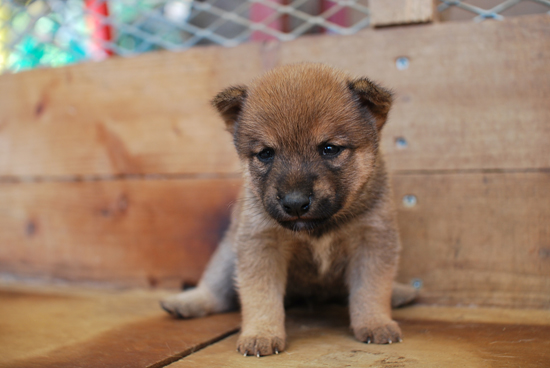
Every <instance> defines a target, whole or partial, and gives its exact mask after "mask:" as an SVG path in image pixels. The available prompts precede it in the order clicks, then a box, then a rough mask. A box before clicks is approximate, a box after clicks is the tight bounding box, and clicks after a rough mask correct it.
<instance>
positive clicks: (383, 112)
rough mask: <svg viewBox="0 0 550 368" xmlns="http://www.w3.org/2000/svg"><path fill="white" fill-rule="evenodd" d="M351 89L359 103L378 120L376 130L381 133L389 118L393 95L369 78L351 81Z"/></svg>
mask: <svg viewBox="0 0 550 368" xmlns="http://www.w3.org/2000/svg"><path fill="white" fill-rule="evenodd" d="M349 88H350V89H351V91H352V92H353V93H354V94H355V95H356V96H357V97H358V98H359V102H360V103H361V104H362V105H363V106H364V107H366V108H367V109H368V110H369V111H370V112H371V113H372V115H373V117H374V119H375V120H376V128H377V129H378V131H380V130H381V129H382V127H383V126H384V123H385V122H386V119H387V118H388V112H389V111H390V107H391V104H392V101H393V98H392V93H391V92H390V91H389V90H387V89H385V88H383V87H381V86H379V85H378V84H376V83H374V82H372V81H370V80H368V79H367V78H359V79H355V80H352V81H350V82H349Z"/></svg>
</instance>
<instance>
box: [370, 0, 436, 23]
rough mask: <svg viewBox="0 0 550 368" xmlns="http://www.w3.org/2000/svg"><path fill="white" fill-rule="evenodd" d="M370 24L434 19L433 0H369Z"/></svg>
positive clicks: (429, 20)
mask: <svg viewBox="0 0 550 368" xmlns="http://www.w3.org/2000/svg"><path fill="white" fill-rule="evenodd" d="M369 10H370V14H371V18H370V19H371V20H370V22H371V25H373V26H375V27H378V26H390V25H399V24H411V23H426V22H431V21H433V19H434V13H435V6H434V1H433V0H370V1H369Z"/></svg>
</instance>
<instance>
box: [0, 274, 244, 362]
mask: <svg viewBox="0 0 550 368" xmlns="http://www.w3.org/2000/svg"><path fill="white" fill-rule="evenodd" d="M162 295H166V292H164V293H162V294H161V293H160V292H158V291H157V292H152V291H150V290H149V291H143V290H126V291H120V290H118V291H113V290H107V291H106V290H98V289H95V290H91V289H85V290H83V289H82V288H75V287H72V288H71V287H66V286H65V287H63V288H52V287H47V286H46V287H45V286H44V285H41V286H40V287H39V286H34V288H29V287H26V288H23V287H20V286H18V285H15V286H14V285H12V286H11V287H9V288H6V287H1V288H0V300H2V303H0V311H1V312H2V313H1V316H0V324H1V325H2V334H0V342H1V345H0V351H1V352H2V354H1V356H0V367H2V368H32V367H37V368H38V367H40V368H44V367H67V368H68V367H71V368H73V367H81V368H85V367H90V368H96V367H103V368H108V367H113V368H115V367H116V368H121V367H140V368H142V367H164V366H166V365H168V364H169V363H170V362H173V361H175V360H177V359H180V358H181V357H182V356H185V355H187V354H190V353H192V352H194V351H196V350H198V349H200V348H201V347H203V346H205V345H207V344H209V343H212V342H213V341H217V340H219V339H220V338H223V337H225V336H227V335H228V334H231V333H234V332H236V330H237V329H238V328H239V324H240V316H239V314H238V313H231V314H222V315H216V316H211V317H206V318H200V319H193V320H176V319H174V318H171V317H169V316H168V315H167V314H166V313H165V312H164V311H162V310H161V309H160V307H159V305H158V301H159V299H160V298H161V297H162Z"/></svg>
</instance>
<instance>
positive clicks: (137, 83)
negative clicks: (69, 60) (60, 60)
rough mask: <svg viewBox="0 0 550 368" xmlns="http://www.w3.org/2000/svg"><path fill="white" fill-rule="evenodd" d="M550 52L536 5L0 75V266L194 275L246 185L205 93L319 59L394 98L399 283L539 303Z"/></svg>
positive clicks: (441, 299) (545, 231) (446, 294)
mask: <svg viewBox="0 0 550 368" xmlns="http://www.w3.org/2000/svg"><path fill="white" fill-rule="evenodd" d="M401 57H406V58H407V59H408V61H409V65H408V68H406V69H403V70H399V69H398V68H396V60H397V59H398V58H401ZM548 60H550V18H549V17H548V16H547V15H537V16H528V17H518V18H512V19H509V20H506V21H502V22H498V21H486V22H483V23H480V24H475V23H469V22H467V23H439V24H428V25H421V26H409V27H401V28H381V29H370V30H366V31H363V32H361V33H359V34H357V35H354V36H345V37H340V36H315V37H305V38H302V39H299V40H297V41H293V42H288V43H282V44H280V43H267V44H247V45H242V46H238V47H236V48H231V49H222V48H218V47H198V48H194V49H191V50H188V51H185V52H182V53H167V52H161V53H154V54H147V55H142V56H139V57H136V58H129V59H119V58H115V59H112V60H109V61H106V62H102V63H88V64H81V65H76V66H70V67H65V68H59V69H48V70H34V71H29V72H24V73H20V74H16V75H3V76H0V274H4V275H6V274H7V275H16V276H23V277H39V278H46V279H51V278H56V279H66V280H74V281H100V282H109V283H111V284H116V285H151V286H161V287H162V286H175V285H180V284H182V283H188V284H192V283H195V282H196V281H197V279H198V277H199V276H200V273H201V270H202V269H203V267H204V265H205V263H206V261H207V259H208V256H209V255H210V253H211V252H212V251H213V249H214V248H215V246H216V243H217V241H218V239H219V237H220V236H221V234H222V233H223V229H224V228H225V227H226V226H227V221H228V213H229V210H230V206H231V203H232V202H233V201H234V199H235V196H236V193H237V191H238V188H239V183H240V180H239V165H238V162H237V159H236V155H235V154H234V152H233V148H232V146H231V139H230V137H229V135H228V134H227V133H226V132H225V131H224V129H223V123H222V122H221V120H220V119H219V118H218V117H217V116H216V114H215V112H214V111H213V109H212V108H211V107H210V106H209V99H210V98H211V97H212V96H213V95H214V94H215V93H216V92H217V91H218V90H220V89H221V88H223V87H225V86H227V85H229V84H236V83H239V84H246V83H247V82H249V81H250V80H251V79H252V78H254V77H255V76H257V75H258V74H260V73H261V72H262V71H264V70H267V69H269V68H271V67H273V66H276V65H280V64H285V63H292V62H298V61H320V62H326V63H330V64H332V65H335V66H337V67H341V68H344V69H347V70H349V71H351V72H352V73H354V74H357V75H367V76H369V77H371V78H373V79H375V80H377V81H379V82H380V83H382V84H384V85H386V86H390V87H392V88H393V90H394V91H395V92H396V96H397V98H396V103H395V106H394V109H393V111H392V112H391V115H390V120H389V123H388V125H387V126H386V127H385V130H384V133H383V134H384V137H383V139H384V141H383V149H384V151H385V154H386V158H387V162H388V166H389V169H390V171H391V174H392V180H393V186H394V192H395V193H394V195H395V201H396V204H397V208H398V219H399V225H400V228H401V237H402V241H403V248H404V249H403V253H402V261H401V270H400V275H399V279H400V280H401V281H403V282H411V281H412V280H416V279H418V280H421V281H422V283H423V296H422V298H423V300H424V301H425V302H429V303H439V304H486V305H502V306H517V307H549V306H550V148H549V147H550V143H549V142H550V103H549V100H550V97H549V96H550V63H549V62H548ZM403 142H406V144H403ZM407 195H414V196H415V197H416V205H414V206H412V207H411V206H407V205H405V203H404V202H403V198H404V197H405V196H407Z"/></svg>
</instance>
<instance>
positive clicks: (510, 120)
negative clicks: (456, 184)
mask: <svg viewBox="0 0 550 368" xmlns="http://www.w3.org/2000/svg"><path fill="white" fill-rule="evenodd" d="M342 55H345V57H342ZM399 57H407V58H408V59H409V62H410V65H409V68H408V69H405V70H397V68H396V59H397V58H399ZM549 59H550V19H549V18H548V16H546V15H535V16H525V17H519V18H511V19H508V20H505V21H502V22H496V21H495V22H492V21H489V22H483V23H478V24H473V23H462V22H456V23H452V22H450V23H440V24H430V25H424V26H415V27H405V28H383V29H378V30H366V31H363V32H360V33H358V34H356V35H353V36H347V37H324V38H321V37H319V38H315V37H304V38H301V39H299V40H296V41H293V42H287V43H284V44H282V45H281V48H280V55H279V62H280V63H282V64H287V63H294V62H300V61H314V62H324V63H329V64H332V65H335V66H337V67H340V68H343V69H346V70H349V71H351V72H352V73H354V74H356V75H366V76H369V77H371V78H372V79H374V80H377V81H379V82H380V83H381V84H383V85H385V86H388V87H390V88H392V89H393V90H394V92H395V97H396V101H395V105H394V107H393V110H392V111H390V117H389V121H388V123H387V125H386V126H385V127H384V131H383V148H384V150H385V152H386V158H387V161H388V167H389V168H390V170H392V171H403V170H404V171H410V170H481V169H526V168H529V169H533V168H549V167H550V145H548V141H549V140H550V124H548V121H550V109H549V108H548V96H550V63H548V62H547V60H549ZM400 137H402V138H405V140H406V141H407V146H406V148H400V147H399V146H397V145H396V140H397V139H398V138H400Z"/></svg>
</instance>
